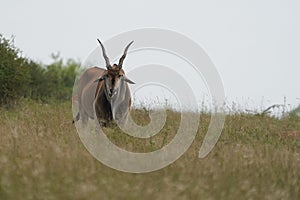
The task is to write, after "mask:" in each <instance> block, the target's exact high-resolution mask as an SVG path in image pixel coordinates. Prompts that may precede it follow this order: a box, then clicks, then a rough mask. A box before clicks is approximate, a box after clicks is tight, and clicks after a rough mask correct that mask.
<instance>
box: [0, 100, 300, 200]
mask: <svg viewBox="0 0 300 200" xmlns="http://www.w3.org/2000/svg"><path fill="white" fill-rule="evenodd" d="M132 115H133V118H134V119H136V120H137V121H138V123H140V124H146V123H147V122H148V121H149V118H148V116H147V111H143V110H134V111H133V112H132ZM71 120H72V114H71V104H70V103H69V102H68V103H53V104H39V103H36V102H31V101H23V102H22V103H21V104H20V105H19V106H18V107H17V108H15V109H12V110H5V109H1V108H0V133H1V140H0V199H272V200H273V199H300V133H299V132H297V130H300V119H299V118H297V117H286V118H284V119H280V120H279V119H276V118H271V117H268V116H259V115H249V114H234V115H228V116H227V117H226V122H225V127H224V129H223V133H222V135H221V138H220V140H219V142H218V143H217V145H216V147H215V148H214V149H213V151H212V152H211V153H210V154H209V155H208V156H207V157H206V158H204V159H199V158H198V151H199V147H200V145H201V142H202V140H203V137H204V135H205V133H206V130H207V128H208V124H209V120H210V116H209V115H207V114H203V115H201V118H200V126H199V130H198V133H197V136H196V140H195V141H194V143H193V144H192V146H191V147H190V148H189V150H188V151H187V152H186V153H185V154H184V155H183V156H182V157H181V158H180V159H179V160H177V161H176V162H174V163H173V164H171V165H169V166H168V167H166V168H164V169H162V170H159V171H155V172H151V173H147V174H129V173H123V172H119V171H116V170H114V169H110V168H108V167H106V166H105V165H103V164H101V163H100V162H99V161H97V160H95V159H94V158H93V157H92V156H91V155H90V154H89V153H88V152H87V150H86V149H85V147H84V146H83V144H82V143H81V141H80V139H79V137H78V134H77V132H76V129H75V127H74V125H72V123H71ZM179 120H180V115H179V114H178V113H176V112H172V111H169V112H168V118H167V123H166V125H165V127H164V129H163V130H162V131H161V133H159V134H157V135H156V136H154V137H153V138H150V139H145V140H142V139H133V138H131V137H129V136H127V135H125V134H122V133H121V132H120V131H119V130H118V129H117V128H112V129H107V130H106V133H107V135H108V137H109V138H110V139H111V140H112V141H113V142H114V143H115V144H117V145H118V146H120V147H122V148H124V149H129V150H132V151H137V152H147V151H152V150H154V149H157V148H161V147H162V146H163V145H165V144H166V143H168V142H169V141H170V140H171V139H172V138H173V136H174V135H175V134H176V131H177V127H178V123H179ZM292 131H295V132H292ZM124 141H126V142H124Z"/></svg>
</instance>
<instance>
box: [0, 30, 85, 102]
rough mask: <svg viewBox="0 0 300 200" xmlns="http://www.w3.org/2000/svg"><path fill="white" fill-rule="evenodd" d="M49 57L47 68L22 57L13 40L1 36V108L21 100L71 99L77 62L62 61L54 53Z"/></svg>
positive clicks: (78, 63)
mask: <svg viewBox="0 0 300 200" xmlns="http://www.w3.org/2000/svg"><path fill="white" fill-rule="evenodd" d="M52 58H53V62H52V63H51V64H49V65H44V64H42V63H38V62H35V61H33V60H31V59H29V58H25V57H23V56H22V55H21V51H20V49H18V48H17V47H16V46H15V45H14V42H13V38H11V39H7V38H5V37H4V36H3V35H1V34H0V106H6V105H14V104H16V103H17V102H18V101H19V100H20V99H21V98H30V99H34V100H41V101H49V100H50V99H51V100H52V99H55V100H70V98H71V96H72V88H73V85H74V81H75V78H76V74H77V71H78V70H79V67H80V62H78V61H75V60H73V59H69V60H67V61H66V62H64V61H63V59H62V58H60V56H59V55H54V54H52Z"/></svg>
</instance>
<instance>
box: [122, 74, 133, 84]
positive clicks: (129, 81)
mask: <svg viewBox="0 0 300 200" xmlns="http://www.w3.org/2000/svg"><path fill="white" fill-rule="evenodd" d="M124 81H126V82H127V83H130V84H135V82H133V81H132V80H130V79H129V78H127V77H126V76H124Z"/></svg>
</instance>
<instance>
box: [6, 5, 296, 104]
mask: <svg viewBox="0 0 300 200" xmlns="http://www.w3.org/2000/svg"><path fill="white" fill-rule="evenodd" d="M299 11H300V1H298V0H265V1H262V0H261V1H259V0H252V1H250V0H249V1H240V0H235V1H233V0H227V1H217V0H211V1H199V0H197V1H196V0H194V1H174V0H173V1H171V0H160V1H158V0H151V1H145V0H128V1H114V0H109V1H100V0H98V1H91V0H85V1H71V0H67V1H63V0H51V1H41V0H23V1H22V0H1V12H0V27H1V29H0V33H2V34H3V35H4V36H5V37H10V36H11V35H15V36H16V38H15V45H16V46H17V47H19V48H20V49H21V50H22V51H23V54H24V55H26V56H28V57H30V58H33V59H34V60H37V61H42V62H44V63H49V62H50V61H51V60H50V55H51V53H53V52H57V51H59V52H60V53H61V55H62V56H63V57H64V58H75V59H77V58H79V59H80V60H84V59H85V58H86V57H87V56H88V55H89V53H90V52H91V51H92V50H94V49H95V48H96V47H97V45H98V44H97V41H96V38H101V39H102V40H103V41H105V40H107V39H109V38H110V37H112V36H114V35H116V34H119V33H121V32H124V31H129V30H132V29H137V28H144V27H157V28H166V29H170V30H174V31H177V32H179V33H182V34H184V35H186V36H188V37H189V38H191V39H193V40H194V41H196V42H197V43H198V44H199V45H200V46H202V48H204V49H205V51H206V52H207V54H208V55H209V56H210V58H211V60H212V61H213V62H214V64H215V66H216V68H217V69H218V71H219V73H220V75H221V77H222V80H223V84H224V87H225V92H226V96H227V98H228V101H235V102H237V103H238V104H244V103H245V102H246V103H248V104H253V105H255V106H257V107H259V106H262V105H263V106H268V105H271V104H275V103H283V97H284V96H286V97H287V102H288V103H290V104H292V105H293V106H296V105H298V104H299V103H300V100H299V99H297V98H300V92H299V88H300V79H299V75H300V59H299V56H300V55H299V52H300V48H299V47H300V12H299Z"/></svg>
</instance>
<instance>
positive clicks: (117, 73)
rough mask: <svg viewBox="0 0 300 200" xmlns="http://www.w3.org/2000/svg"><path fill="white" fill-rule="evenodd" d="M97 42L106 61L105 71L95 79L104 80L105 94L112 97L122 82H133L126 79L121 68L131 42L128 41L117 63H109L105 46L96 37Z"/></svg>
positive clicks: (108, 97)
mask: <svg viewBox="0 0 300 200" xmlns="http://www.w3.org/2000/svg"><path fill="white" fill-rule="evenodd" d="M98 42H99V43H100V46H101V49H102V54H103V57H104V60H105V63H106V70H105V72H104V73H103V74H102V76H101V77H99V78H98V79H97V80H96V81H104V83H103V84H104V91H105V94H106V97H107V99H112V98H113V97H114V96H115V95H116V94H117V93H118V92H119V90H120V85H121V84H122V83H124V82H127V83H131V84H134V82H133V81H131V80H130V79H128V78H127V77H126V76H125V72H124V70H123V69H122V67H123V61H124V59H125V58H126V55H127V51H128V48H129V47H130V45H131V44H132V43H133V41H132V42H130V43H129V44H128V45H127V46H126V48H125V50H124V53H123V55H122V57H121V58H120V60H119V63H118V64H113V65H111V64H110V62H109V58H108V56H107V55H106V51H105V48H104V46H103V44H102V43H101V41H100V40H99V39H98Z"/></svg>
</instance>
